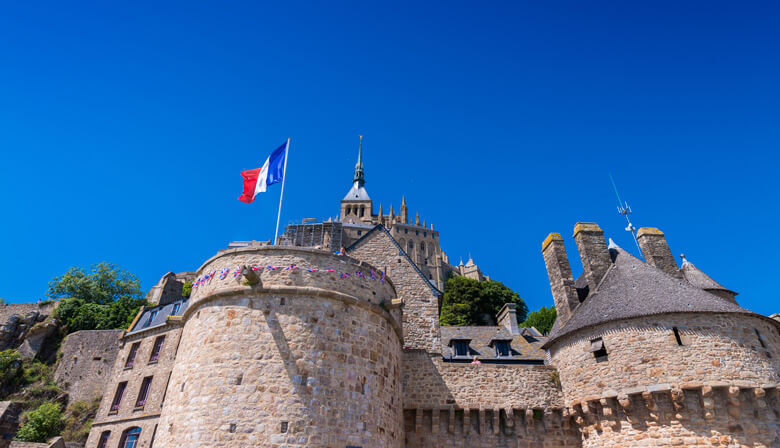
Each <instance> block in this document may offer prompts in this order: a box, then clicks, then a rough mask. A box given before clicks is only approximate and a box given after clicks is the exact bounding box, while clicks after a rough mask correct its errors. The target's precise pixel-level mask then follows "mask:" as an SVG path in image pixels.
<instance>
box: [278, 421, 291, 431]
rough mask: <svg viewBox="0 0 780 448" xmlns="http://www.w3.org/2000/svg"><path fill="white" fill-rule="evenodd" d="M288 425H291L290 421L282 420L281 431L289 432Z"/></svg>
mask: <svg viewBox="0 0 780 448" xmlns="http://www.w3.org/2000/svg"><path fill="white" fill-rule="evenodd" d="M288 426H289V425H288V423H287V422H282V427H281V428H279V429H280V430H281V431H279V432H282V433H285V432H287V427H288Z"/></svg>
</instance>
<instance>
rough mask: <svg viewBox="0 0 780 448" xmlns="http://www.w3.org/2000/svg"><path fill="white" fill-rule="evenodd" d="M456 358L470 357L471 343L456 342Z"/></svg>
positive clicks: (454, 345) (454, 344)
mask: <svg viewBox="0 0 780 448" xmlns="http://www.w3.org/2000/svg"><path fill="white" fill-rule="evenodd" d="M453 347H454V349H455V356H468V355H469V341H454V342H453Z"/></svg>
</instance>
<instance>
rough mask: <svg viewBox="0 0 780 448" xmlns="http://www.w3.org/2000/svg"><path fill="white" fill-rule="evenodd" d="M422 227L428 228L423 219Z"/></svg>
mask: <svg viewBox="0 0 780 448" xmlns="http://www.w3.org/2000/svg"><path fill="white" fill-rule="evenodd" d="M423 227H428V226H427V225H426V224H425V220H424V219H423Z"/></svg>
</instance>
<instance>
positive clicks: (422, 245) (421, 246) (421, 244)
mask: <svg viewBox="0 0 780 448" xmlns="http://www.w3.org/2000/svg"><path fill="white" fill-rule="evenodd" d="M420 252H422V253H425V243H420Z"/></svg>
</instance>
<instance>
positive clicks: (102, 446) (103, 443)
mask: <svg viewBox="0 0 780 448" xmlns="http://www.w3.org/2000/svg"><path fill="white" fill-rule="evenodd" d="M109 437H111V431H103V432H101V433H100V440H98V444H97V448H106V447H107V446H108V438H109Z"/></svg>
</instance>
